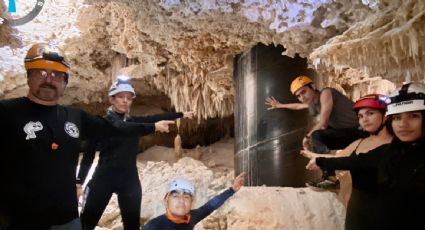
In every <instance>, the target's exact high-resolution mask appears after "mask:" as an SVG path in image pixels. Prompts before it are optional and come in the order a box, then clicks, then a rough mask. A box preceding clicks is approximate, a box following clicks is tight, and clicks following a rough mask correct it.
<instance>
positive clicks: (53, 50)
mask: <svg viewBox="0 0 425 230" xmlns="http://www.w3.org/2000/svg"><path fill="white" fill-rule="evenodd" d="M69 68H70V65H69V63H68V62H66V61H65V57H64V55H63V52H62V51H61V50H60V49H59V48H58V47H57V46H55V45H53V44H50V43H37V44H34V45H33V46H31V48H30V49H29V50H28V53H27V55H26V56H25V69H26V70H30V69H49V70H56V71H60V72H64V73H66V74H69Z"/></svg>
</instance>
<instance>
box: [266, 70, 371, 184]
mask: <svg viewBox="0 0 425 230" xmlns="http://www.w3.org/2000/svg"><path fill="white" fill-rule="evenodd" d="M290 90H291V93H292V94H293V95H294V96H295V97H296V98H297V99H298V101H300V103H285V104H283V103H280V102H279V101H278V100H276V99H275V98H274V97H269V98H267V99H266V104H267V105H269V106H270V107H269V108H268V109H269V110H271V109H278V108H279V109H291V110H301V109H308V110H309V113H310V114H311V115H312V116H319V120H318V122H317V123H316V124H315V125H314V126H313V128H312V129H311V130H310V131H309V132H308V133H307V134H306V135H305V137H304V138H303V143H302V144H303V147H304V148H305V149H308V150H311V151H313V152H315V153H323V154H325V153H328V152H329V151H330V150H337V149H344V148H345V147H347V146H348V145H349V144H351V143H352V142H353V141H355V140H357V139H359V138H361V137H364V136H365V135H366V133H364V132H363V131H360V130H359V123H358V119H357V115H356V113H355V112H354V111H353V109H352V108H353V105H354V103H353V101H351V100H350V99H348V98H347V97H346V96H344V95H343V94H341V93H340V92H339V91H338V90H336V89H334V88H325V89H322V90H321V91H319V90H316V89H315V88H314V87H313V81H312V80H311V78H309V77H307V76H304V75H301V76H298V77H296V78H295V79H294V80H293V81H292V83H291V86H290ZM309 185H312V186H315V187H319V188H325V189H333V188H337V187H338V185H339V182H338V180H337V179H336V177H335V172H333V171H332V172H323V176H322V180H321V181H319V182H309Z"/></svg>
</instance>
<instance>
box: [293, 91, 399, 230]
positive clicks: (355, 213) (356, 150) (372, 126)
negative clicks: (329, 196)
mask: <svg viewBox="0 0 425 230" xmlns="http://www.w3.org/2000/svg"><path fill="white" fill-rule="evenodd" d="M385 98H386V97H385V96H384V95H379V94H369V95H366V96H364V97H362V98H360V99H359V100H357V101H356V103H355V104H354V106H353V109H354V111H355V112H356V114H357V117H358V119H359V124H360V126H361V127H362V129H363V130H364V131H366V132H368V133H370V136H369V137H367V138H362V139H359V140H357V141H354V142H353V143H352V144H350V145H349V146H348V147H347V148H345V149H344V150H342V151H341V152H340V153H338V154H337V155H331V154H329V155H325V157H343V156H350V157H352V158H356V157H358V156H359V155H360V154H367V153H371V152H375V151H383V150H384V149H385V148H386V147H387V146H388V144H389V143H390V142H391V140H392V135H391V134H389V133H388V131H387V129H386V128H385V126H384V124H385V102H384V100H385ZM301 154H303V155H304V156H305V157H308V158H310V159H311V158H315V157H322V156H324V155H323V154H320V155H319V154H315V153H312V152H310V151H307V150H303V151H301ZM350 173H351V177H352V192H351V196H350V200H349V202H348V206H347V214H346V222H345V228H346V229H361V226H363V224H362V221H364V220H365V219H367V218H369V216H370V215H369V211H370V204H372V203H373V202H374V201H375V200H376V194H377V192H376V183H375V181H376V173H374V172H373V171H372V172H371V171H370V170H363V171H362V170H356V169H352V170H350Z"/></svg>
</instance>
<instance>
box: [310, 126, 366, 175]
mask: <svg viewBox="0 0 425 230" xmlns="http://www.w3.org/2000/svg"><path fill="white" fill-rule="evenodd" d="M367 136H369V133H367V132H365V131H362V130H359V129H358V128H357V127H353V128H341V129H334V128H327V129H319V130H316V131H314V132H313V133H312V134H311V150H312V151H313V152H315V153H320V154H325V153H328V152H329V150H338V149H344V148H346V147H347V146H348V145H350V144H351V143H353V142H354V141H355V140H358V139H360V138H364V137H367ZM323 174H324V175H323V177H328V176H335V171H331V172H330V171H323Z"/></svg>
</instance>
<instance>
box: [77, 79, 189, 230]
mask: <svg viewBox="0 0 425 230" xmlns="http://www.w3.org/2000/svg"><path fill="white" fill-rule="evenodd" d="M135 95H136V94H135V92H134V89H133V87H132V85H131V83H130V82H129V80H128V79H127V78H122V77H119V78H118V79H117V81H116V82H115V83H114V84H113V85H112V86H111V89H110V91H109V101H110V103H111V107H110V108H109V109H108V112H107V115H106V119H108V120H111V121H114V120H122V121H125V122H131V123H155V122H156V121H160V120H175V119H177V118H181V117H185V118H192V117H193V112H185V113H163V114H159V115H153V116H144V117H132V116H129V110H130V107H131V104H132V101H133V98H134V97H135ZM98 146H99V147H100V154H99V162H98V165H97V167H96V170H95V172H94V174H93V178H92V179H91V180H90V182H89V183H88V185H87V187H86V188H85V195H84V196H85V197H86V200H85V205H84V207H83V211H82V214H81V222H82V224H83V229H94V228H95V227H96V225H97V223H98V221H99V219H100V217H101V216H102V213H103V211H104V210H105V208H106V206H107V205H108V203H109V200H110V198H111V196H112V194H113V193H116V194H117V197H118V204H119V207H120V210H121V217H122V221H123V224H124V229H126V230H129V229H139V228H140V223H139V222H140V209H141V207H140V206H141V199H142V189H141V184H140V180H139V174H138V172H137V166H136V162H137V154H138V153H139V138H138V137H136V136H134V137H119V138H108V139H101V140H92V141H90V142H89V143H88V147H87V151H86V152H85V153H84V155H83V159H82V161H81V164H80V171H79V174H78V178H77V187H78V188H81V185H82V184H83V183H84V181H85V178H86V176H87V174H88V171H89V169H90V167H91V165H92V163H93V159H94V157H95V152H96V148H97V147H98Z"/></svg>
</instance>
